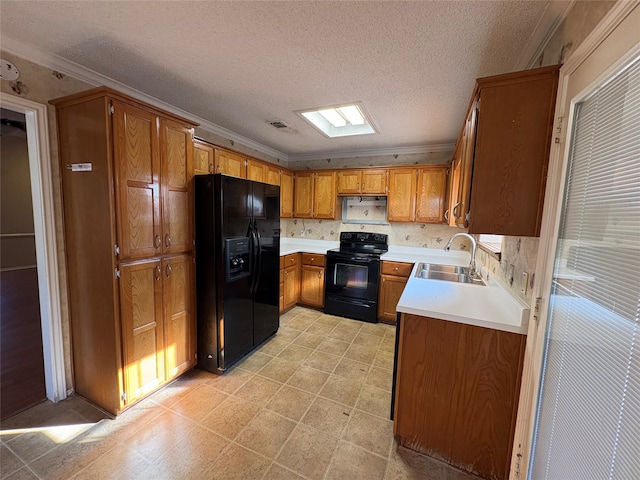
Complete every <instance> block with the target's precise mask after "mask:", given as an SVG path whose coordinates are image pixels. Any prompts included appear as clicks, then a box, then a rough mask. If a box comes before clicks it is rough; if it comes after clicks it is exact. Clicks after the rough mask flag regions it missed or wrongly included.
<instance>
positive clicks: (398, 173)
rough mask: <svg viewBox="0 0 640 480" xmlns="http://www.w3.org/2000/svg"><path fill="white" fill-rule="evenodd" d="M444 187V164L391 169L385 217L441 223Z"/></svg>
mask: <svg viewBox="0 0 640 480" xmlns="http://www.w3.org/2000/svg"><path fill="white" fill-rule="evenodd" d="M446 190H447V166H446V165H429V166H424V167H420V168H394V169H390V170H389V196H388V200H387V202H388V203H387V219H388V220H389V221H390V222H420V223H440V222H442V218H443V215H444V205H445V200H446V198H445V195H446Z"/></svg>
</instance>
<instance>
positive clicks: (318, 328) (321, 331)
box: [304, 320, 335, 337]
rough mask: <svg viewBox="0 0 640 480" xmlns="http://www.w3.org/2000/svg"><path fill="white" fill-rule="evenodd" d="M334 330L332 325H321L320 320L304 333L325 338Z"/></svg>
mask: <svg viewBox="0 0 640 480" xmlns="http://www.w3.org/2000/svg"><path fill="white" fill-rule="evenodd" d="M334 328H335V327H334V326H333V325H327V324H326V323H322V322H321V321H320V320H318V321H317V322H316V323H314V324H313V325H311V326H310V327H309V328H307V329H306V330H305V331H304V333H309V334H312V335H320V336H322V337H326V336H327V335H329V334H330V333H331V332H332V331H333V329H334Z"/></svg>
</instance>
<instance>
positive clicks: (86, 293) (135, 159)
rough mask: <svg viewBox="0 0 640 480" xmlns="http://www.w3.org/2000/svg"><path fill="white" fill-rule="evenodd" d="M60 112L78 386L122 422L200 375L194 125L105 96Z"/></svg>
mask: <svg viewBox="0 0 640 480" xmlns="http://www.w3.org/2000/svg"><path fill="white" fill-rule="evenodd" d="M51 103H52V104H53V105H55V106H56V111H57V122H58V137H59V148H60V159H61V166H62V167H61V168H62V173H61V176H62V190H63V208H64V224H65V225H64V226H65V242H66V249H65V251H66V258H67V281H68V287H69V309H70V317H71V333H72V351H73V370H74V387H75V390H76V392H77V393H79V394H80V395H82V396H83V397H85V398H87V399H89V400H91V401H92V402H94V403H96V404H97V405H99V406H101V407H102V408H104V409H105V410H107V411H109V412H111V413H114V414H118V413H119V412H120V411H122V410H123V409H125V408H127V407H128V406H129V405H131V404H132V403H134V402H135V401H137V400H139V399H140V398H142V397H143V396H145V395H146V394H148V393H149V392H151V391H153V390H155V389H156V388H158V387H159V386H161V385H163V384H165V383H167V382H168V381H170V380H172V379H173V378H175V377H176V376H178V375H180V374H181V373H183V372H184V371H186V370H187V369H189V368H190V367H192V366H193V365H195V348H196V342H195V311H194V291H195V289H194V284H193V282H194V263H193V254H194V251H193V218H192V211H193V208H192V201H193V192H192V190H193V187H192V184H193V181H192V177H193V129H194V124H192V123H191V122H189V121H187V120H185V119H182V118H179V117H177V116H175V115H172V114H169V113H167V112H163V111H161V110H158V109H156V108H154V107H150V106H148V105H145V104H143V103H141V102H139V101H137V100H135V99H133V98H130V97H128V96H126V95H123V94H120V93H118V92H115V91H113V90H110V89H108V88H105V87H100V88H95V89H92V90H89V91H87V92H82V93H79V94H75V95H71V96H68V97H64V98H60V99H57V100H53V101H52V102H51Z"/></svg>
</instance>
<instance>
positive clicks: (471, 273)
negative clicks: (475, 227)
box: [444, 232, 478, 278]
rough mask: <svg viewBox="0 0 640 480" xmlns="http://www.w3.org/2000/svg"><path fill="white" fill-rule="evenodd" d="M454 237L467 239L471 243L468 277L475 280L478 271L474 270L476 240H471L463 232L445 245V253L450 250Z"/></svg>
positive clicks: (470, 237)
mask: <svg viewBox="0 0 640 480" xmlns="http://www.w3.org/2000/svg"><path fill="white" fill-rule="evenodd" d="M456 237H465V238H468V239H469V241H470V242H471V261H470V262H469V276H470V277H472V278H475V277H476V276H477V273H478V270H477V268H476V249H477V248H478V244H477V243H476V239H475V238H473V237H472V236H471V235H469V234H468V233H463V232H460V233H456V234H454V235H453V236H452V237H451V238H450V239H449V241H448V242H447V245H446V246H445V247H444V249H445V251H447V252H448V251H449V250H451V243H452V242H453V240H455V238H456Z"/></svg>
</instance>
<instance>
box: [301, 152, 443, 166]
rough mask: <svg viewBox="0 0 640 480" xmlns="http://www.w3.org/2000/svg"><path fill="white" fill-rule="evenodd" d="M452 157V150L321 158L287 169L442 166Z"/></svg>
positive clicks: (302, 162)
mask: <svg viewBox="0 0 640 480" xmlns="http://www.w3.org/2000/svg"><path fill="white" fill-rule="evenodd" d="M452 157H453V150H451V151H444V152H425V153H411V154H390V155H377V156H362V157H347V158H323V159H320V160H306V161H296V162H289V168H291V169H294V170H321V169H330V168H336V169H337V168H354V167H373V166H380V165H384V166H392V165H417V164H443V163H451V159H452Z"/></svg>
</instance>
